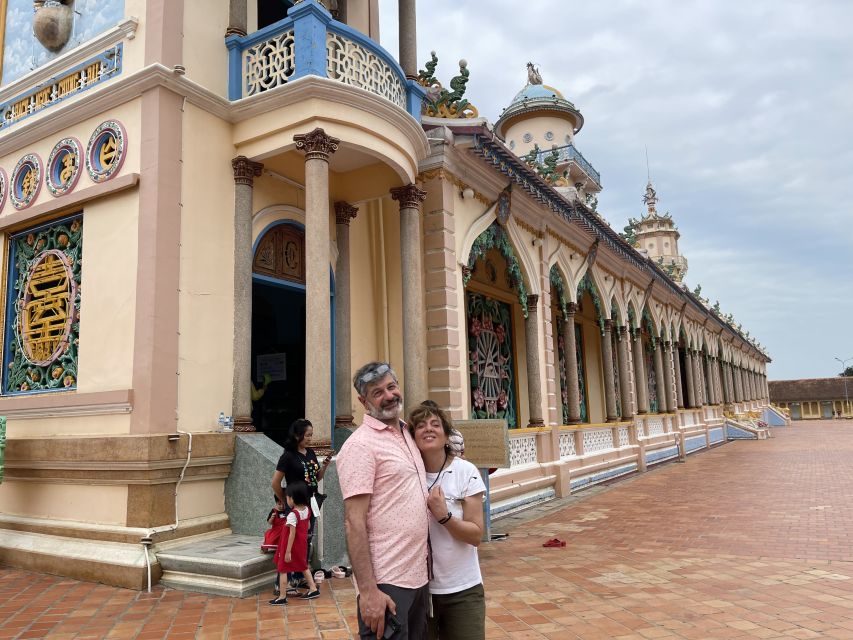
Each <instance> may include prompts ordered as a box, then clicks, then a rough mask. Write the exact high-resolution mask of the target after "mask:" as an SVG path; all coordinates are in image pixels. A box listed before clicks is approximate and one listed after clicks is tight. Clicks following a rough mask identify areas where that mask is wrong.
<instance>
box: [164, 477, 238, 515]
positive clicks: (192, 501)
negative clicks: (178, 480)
mask: <svg viewBox="0 0 853 640" xmlns="http://www.w3.org/2000/svg"><path fill="white" fill-rule="evenodd" d="M222 485H223V480H203V481H199V482H184V483H182V484H181V488H180V489H178V518H179V519H180V520H186V519H188V518H200V517H202V516H210V515H216V514H219V513H224V512H225V492H224V491H223V489H222ZM173 517H174V516H173Z"/></svg>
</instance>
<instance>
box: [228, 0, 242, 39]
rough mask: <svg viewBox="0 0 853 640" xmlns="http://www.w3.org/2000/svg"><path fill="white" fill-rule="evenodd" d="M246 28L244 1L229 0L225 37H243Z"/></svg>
mask: <svg viewBox="0 0 853 640" xmlns="http://www.w3.org/2000/svg"><path fill="white" fill-rule="evenodd" d="M246 28H247V10H246V0H230V1H229V6H228V28H226V29H225V35H226V36H244V35H246Z"/></svg>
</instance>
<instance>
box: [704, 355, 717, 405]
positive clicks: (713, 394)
mask: <svg viewBox="0 0 853 640" xmlns="http://www.w3.org/2000/svg"><path fill="white" fill-rule="evenodd" d="M704 360H705V382H706V383H707V387H708V402H707V404H717V389H716V385H715V384H714V370H713V369H712V368H711V356H705V358H704Z"/></svg>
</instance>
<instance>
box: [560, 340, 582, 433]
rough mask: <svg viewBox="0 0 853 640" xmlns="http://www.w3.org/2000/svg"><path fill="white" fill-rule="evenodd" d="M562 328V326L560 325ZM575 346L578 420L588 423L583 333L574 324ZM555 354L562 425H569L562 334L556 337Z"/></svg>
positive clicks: (564, 343)
mask: <svg viewBox="0 0 853 640" xmlns="http://www.w3.org/2000/svg"><path fill="white" fill-rule="evenodd" d="M560 326H562V324H561V325H560ZM575 346H576V349H577V352H576V353H577V356H578V391H579V392H580V419H581V422H589V414H588V412H587V408H586V377H585V376H586V374H585V372H584V366H583V353H584V351H583V331H582V330H581V326H580V325H579V324H577V323H575ZM557 352H558V356H559V358H560V397H561V398H562V401H561V405H562V407H563V424H568V423H569V391H568V389H569V383H568V378H567V377H566V340H565V335H564V334H563V332H562V331H561V332H560V335H559V336H557Z"/></svg>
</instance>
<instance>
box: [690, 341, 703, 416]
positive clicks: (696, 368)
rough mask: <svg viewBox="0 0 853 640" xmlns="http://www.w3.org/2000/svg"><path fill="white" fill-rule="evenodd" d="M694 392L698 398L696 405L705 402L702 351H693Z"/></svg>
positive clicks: (698, 405)
mask: <svg viewBox="0 0 853 640" xmlns="http://www.w3.org/2000/svg"><path fill="white" fill-rule="evenodd" d="M693 393H694V395H695V398H696V405H695V406H696V407H701V406H702V405H703V404H705V385H704V384H703V383H702V352H701V351H698V350H697V351H694V352H693Z"/></svg>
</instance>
